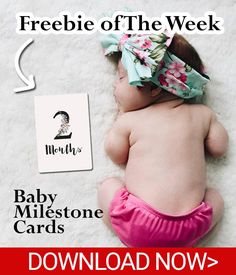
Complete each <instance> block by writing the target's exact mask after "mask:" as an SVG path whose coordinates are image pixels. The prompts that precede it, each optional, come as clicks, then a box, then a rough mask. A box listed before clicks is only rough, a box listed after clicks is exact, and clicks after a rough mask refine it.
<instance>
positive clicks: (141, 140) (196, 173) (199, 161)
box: [126, 101, 210, 215]
mask: <svg viewBox="0 0 236 275" xmlns="http://www.w3.org/2000/svg"><path fill="white" fill-rule="evenodd" d="M176 102H181V101H173V102H166V103H161V104H155V105H152V106H150V107H148V108H145V109H142V110H139V111H135V112H131V113H130V114H129V121H130V125H132V126H131V134H130V146H131V147H130V151H129V159H128V163H127V167H126V186H127V188H128V190H129V191H130V192H131V193H134V194H135V195H137V196H138V197H140V198H142V199H143V200H144V201H146V202H147V203H149V204H150V205H152V206H153V207H155V208H157V209H158V210H160V211H162V212H165V213H169V214H173V215H181V214H184V213H186V212H188V211H190V210H191V209H193V208H195V207H196V206H198V205H199V204H200V203H201V201H202V200H203V197H204V193H205V186H206V171H205V170H206V169H205V157H204V138H205V137H206V135H207V132H208V128H209V123H210V116H209V115H208V111H207V107H205V106H203V105H199V104H196V105H188V104H181V105H178V104H177V106H176Z"/></svg>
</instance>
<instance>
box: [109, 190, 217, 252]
mask: <svg viewBox="0 0 236 275" xmlns="http://www.w3.org/2000/svg"><path fill="white" fill-rule="evenodd" d="M110 218H111V223H112V227H113V228H114V230H115V232H116V234H117V235H118V237H119V238H120V240H121V241H122V242H123V243H124V244H125V245H126V246H128V247H170V246H172V247H183V246H193V245H194V244H195V243H196V242H197V241H198V240H199V239H200V238H201V237H203V236H204V235H205V234H206V233H207V231H208V230H209V228H210V225H211V222H212V207H211V206H209V205H208V204H206V203H205V202H202V203H201V205H199V206H198V207H197V208H195V209H194V210H192V211H191V212H190V213H187V214H186V215H181V216H171V215H167V214H163V213H160V212H158V211H157V210H155V209H153V208H152V207H151V206H150V205H148V204H147V203H146V202H144V201H143V200H141V199H139V198H137V197H135V196H134V195H132V194H131V193H129V192H128V191H127V189H126V188H122V189H120V190H119V191H118V192H117V193H116V194H115V197H114V198H113V200H112V202H111V205H110Z"/></svg>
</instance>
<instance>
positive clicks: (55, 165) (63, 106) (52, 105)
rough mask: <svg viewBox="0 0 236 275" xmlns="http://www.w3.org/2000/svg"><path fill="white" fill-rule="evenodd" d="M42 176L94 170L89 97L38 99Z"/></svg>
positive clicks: (77, 95)
mask: <svg viewBox="0 0 236 275" xmlns="http://www.w3.org/2000/svg"><path fill="white" fill-rule="evenodd" d="M35 124H36V135H37V151H38V168H39V172H40V173H46V172H59V171H73V170H91V169H92V155H91V154H92V152H91V138H90V123H89V109H88V94H85V93H80V94H70V95H49V96H35Z"/></svg>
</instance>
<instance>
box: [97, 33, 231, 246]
mask: <svg viewBox="0 0 236 275" xmlns="http://www.w3.org/2000/svg"><path fill="white" fill-rule="evenodd" d="M102 45H103V47H104V48H105V49H106V52H105V54H111V53H113V52H119V51H120V52H121V53H122V58H121V60H119V62H118V79H117V81H116V83H115V90H114V96H115V99H116V102H117V104H118V108H119V116H118V118H117V120H116V122H115V123H114V126H113V127H112V129H111V130H110V132H109V134H108V136H107V138H106V142H105V149H106V152H107V154H108V155H109V157H110V158H111V160H112V161H113V162H114V163H116V164H126V169H125V177H124V179H120V178H117V177H113V178H108V179H106V180H105V181H104V182H103V183H102V184H101V185H100V187H99V190H98V200H99V204H100V206H101V208H102V209H103V211H104V222H105V223H106V224H107V225H108V226H110V227H111V228H112V229H113V230H114V231H115V233H116V234H117V236H118V237H119V238H120V240H121V241H122V242H123V243H124V244H125V245H126V246H128V247H162V246H164V247H169V246H173V247H179V246H194V245H195V244H196V243H197V241H198V240H199V239H200V238H202V237H203V236H204V235H205V234H206V233H207V232H209V231H210V230H211V229H212V228H213V227H214V226H215V225H216V223H217V222H218V221H219V220H220V218H221V216H222V212H223V199H222V197H221V196H220V194H219V193H218V192H217V191H216V190H215V189H212V188H207V187H206V165H205V153H206V152H207V153H209V154H210V155H211V156H213V157H221V156H223V155H224V154H225V152H226V149H227V143H228V136H227V132H226V130H225V129H224V127H223V126H222V124H221V123H220V122H219V121H217V118H216V115H215V114H214V112H213V111H212V110H211V109H210V108H208V107H206V106H204V105H202V104H188V103H186V99H190V98H194V97H196V96H199V95H201V94H202V92H203V88H204V86H205V84H206V83H207V82H208V80H209V78H208V77H207V76H206V75H205V74H204V73H203V65H202V62H201V59H200V57H199V55H198V53H197V52H196V51H195V49H194V48H193V47H192V46H191V45H190V44H189V43H188V42H187V41H186V40H185V39H184V38H183V37H182V36H180V35H174V37H170V36H168V35H167V34H165V33H162V34H160V35H127V34H125V35H120V36H119V35H115V34H112V35H109V36H106V37H104V38H103V40H102Z"/></svg>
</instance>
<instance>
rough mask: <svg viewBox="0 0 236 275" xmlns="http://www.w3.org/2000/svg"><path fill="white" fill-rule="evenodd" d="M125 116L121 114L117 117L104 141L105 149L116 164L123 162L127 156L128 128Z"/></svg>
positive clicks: (128, 146)
mask: <svg viewBox="0 0 236 275" xmlns="http://www.w3.org/2000/svg"><path fill="white" fill-rule="evenodd" d="M126 116H127V115H121V116H119V117H118V118H117V120H116V122H115V123H114V125H113V127H112V129H111V130H110V132H109V133H108V136H107V138H106V141H105V150H106V152H107V154H108V156H109V157H110V158H111V160H112V161H113V162H114V163H116V164H125V163H126V162H127V160H128V156H129V148H130V144H129V135H130V129H129V126H128V122H127V119H126Z"/></svg>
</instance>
